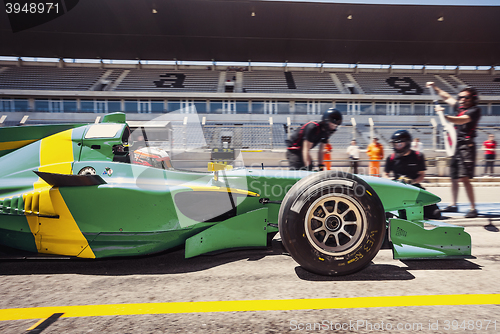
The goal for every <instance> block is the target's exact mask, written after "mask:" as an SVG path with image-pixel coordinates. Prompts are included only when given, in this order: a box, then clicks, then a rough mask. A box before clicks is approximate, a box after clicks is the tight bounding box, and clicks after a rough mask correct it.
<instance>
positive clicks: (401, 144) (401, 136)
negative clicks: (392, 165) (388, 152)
mask: <svg viewBox="0 0 500 334" xmlns="http://www.w3.org/2000/svg"><path fill="white" fill-rule="evenodd" d="M390 143H391V145H392V148H393V150H394V152H396V153H397V154H405V153H407V152H408V151H409V150H410V147H411V134H410V133H409V132H408V131H406V130H398V131H396V132H394V134H393V135H392V136H391V140H390Z"/></svg>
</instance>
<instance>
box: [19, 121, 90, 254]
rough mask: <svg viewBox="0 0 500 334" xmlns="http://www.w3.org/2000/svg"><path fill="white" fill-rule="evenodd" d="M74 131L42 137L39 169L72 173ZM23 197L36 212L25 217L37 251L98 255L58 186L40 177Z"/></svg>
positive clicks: (27, 206) (29, 207)
mask: <svg viewBox="0 0 500 334" xmlns="http://www.w3.org/2000/svg"><path fill="white" fill-rule="evenodd" d="M72 133H73V130H72V129H71V130H66V131H62V132H60V133H56V134H54V135H52V136H49V137H46V138H44V139H42V141H41V144H40V168H39V171H41V172H47V173H58V174H72V165H73V160H74V157H73V141H72V140H71V135H72ZM24 198H25V203H24V204H25V211H26V212H28V213H29V212H30V211H31V212H32V214H33V215H27V216H26V218H27V220H28V224H29V226H30V229H31V233H33V236H34V237H35V242H36V245H37V249H38V252H40V253H45V254H60V255H67V256H80V257H86V258H95V255H94V253H93V252H92V250H91V249H90V247H88V242H87V239H86V238H85V237H84V236H83V234H82V232H81V231H80V228H79V227H78V224H77V223H76V222H75V219H74V218H73V215H72V214H71V212H70V211H69V209H68V207H67V205H66V203H65V202H64V199H63V197H62V196H61V193H60V192H59V189H58V188H52V187H51V186H50V185H48V184H47V183H46V182H45V181H43V180H42V179H40V178H39V179H38V181H37V182H35V184H34V190H33V193H32V194H27V195H26V196H24ZM38 214H41V215H58V216H59V218H46V217H40V216H38Z"/></svg>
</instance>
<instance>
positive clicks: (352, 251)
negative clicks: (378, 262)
mask: <svg viewBox="0 0 500 334" xmlns="http://www.w3.org/2000/svg"><path fill="white" fill-rule="evenodd" d="M278 219H279V231H280V234H281V239H282V241H283V244H284V246H285V248H286V249H287V251H288V252H289V253H290V255H291V256H292V257H293V259H294V260H295V261H297V262H298V263H299V264H300V265H301V266H302V267H303V268H304V269H306V270H308V271H311V272H313V273H316V274H320V275H330V276H337V275H346V274H351V273H354V272H356V271H359V270H361V269H362V268H364V267H366V266H367V265H368V264H369V263H370V261H371V260H372V259H373V258H374V257H375V255H376V254H377V253H378V251H379V249H380V247H381V245H382V242H383V240H384V235H385V232H386V222H385V212H384V208H383V206H382V202H381V201H380V199H379V197H378V196H377V194H376V193H375V191H374V190H373V189H372V187H370V185H368V183H366V182H365V181H363V180H362V179H361V178H359V177H357V176H356V175H352V174H349V173H341V172H333V171H326V172H321V173H314V174H312V175H310V176H308V177H306V178H304V179H302V180H300V181H299V182H297V183H296V184H295V185H294V186H293V187H292V188H291V189H290V191H289V192H288V193H287V195H286V196H285V198H284V199H283V202H282V204H281V207H280V212H279V218H278Z"/></svg>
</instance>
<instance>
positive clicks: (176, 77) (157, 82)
mask: <svg viewBox="0 0 500 334" xmlns="http://www.w3.org/2000/svg"><path fill="white" fill-rule="evenodd" d="M218 83H219V72H218V71H208V70H189V71H171V70H160V69H140V70H139V69H132V70H130V73H128V75H127V76H126V77H125V78H123V80H122V81H121V82H120V83H119V84H118V85H117V86H116V88H115V90H116V91H149V92H155V91H173V92H175V91H177V92H206V93H210V92H214V93H215V92H217V86H218Z"/></svg>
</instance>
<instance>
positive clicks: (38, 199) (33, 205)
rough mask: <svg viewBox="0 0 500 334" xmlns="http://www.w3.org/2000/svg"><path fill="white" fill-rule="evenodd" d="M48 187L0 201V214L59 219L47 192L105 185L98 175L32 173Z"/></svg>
mask: <svg viewBox="0 0 500 334" xmlns="http://www.w3.org/2000/svg"><path fill="white" fill-rule="evenodd" d="M33 172H34V173H35V174H36V175H38V176H39V177H40V178H41V179H42V180H44V181H45V182H47V183H48V185H49V186H50V187H43V188H40V189H37V190H33V191H30V192H26V193H23V194H19V195H15V196H11V197H7V198H4V199H2V200H0V213H2V214H10V215H35V216H39V217H46V218H59V215H58V214H57V213H55V212H54V208H53V206H52V204H51V199H50V195H49V191H50V189H51V188H52V187H81V186H96V185H100V184H106V181H104V180H103V179H102V178H101V177H100V176H99V175H67V174H55V173H46V172H39V171H33Z"/></svg>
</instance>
